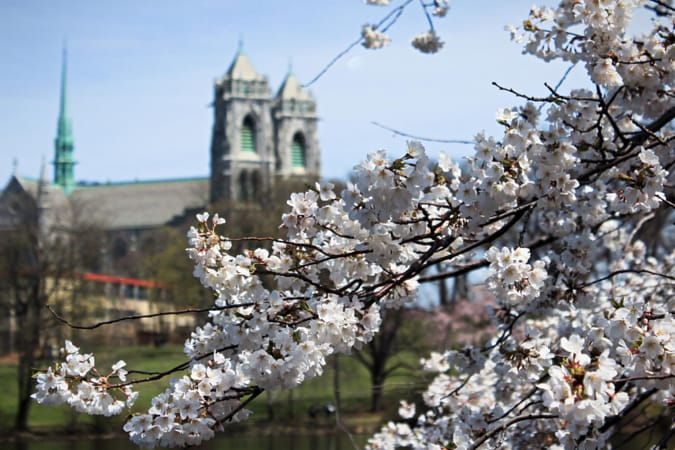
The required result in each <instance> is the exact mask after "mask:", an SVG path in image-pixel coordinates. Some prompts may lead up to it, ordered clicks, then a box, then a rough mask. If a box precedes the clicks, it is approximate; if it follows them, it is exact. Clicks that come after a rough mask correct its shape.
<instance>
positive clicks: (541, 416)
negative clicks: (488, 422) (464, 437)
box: [469, 414, 558, 450]
mask: <svg viewBox="0 0 675 450" xmlns="http://www.w3.org/2000/svg"><path fill="white" fill-rule="evenodd" d="M557 418H558V416H557V415H556V414H529V415H526V416H518V417H514V418H513V419H511V420H509V421H508V422H506V423H505V424H503V425H500V426H498V427H497V428H494V429H492V430H491V431H489V432H488V433H485V434H484V435H483V436H482V437H481V438H480V439H478V440H477V441H476V442H474V443H473V445H471V447H469V449H470V450H475V449H477V448H478V447H480V446H481V445H482V444H483V442H485V441H487V440H488V439H490V438H491V437H492V436H494V435H496V434H497V433H500V432H502V431H504V430H506V429H507V428H508V427H510V426H511V425H514V424H516V423H518V422H523V421H526V420H541V419H557Z"/></svg>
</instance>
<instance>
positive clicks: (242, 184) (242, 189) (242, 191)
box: [239, 170, 249, 202]
mask: <svg viewBox="0 0 675 450" xmlns="http://www.w3.org/2000/svg"><path fill="white" fill-rule="evenodd" d="M248 192H249V191H248V176H247V175H246V171H245V170H242V172H241V173H240V174H239V200H241V201H242V202H245V201H247V200H248Z"/></svg>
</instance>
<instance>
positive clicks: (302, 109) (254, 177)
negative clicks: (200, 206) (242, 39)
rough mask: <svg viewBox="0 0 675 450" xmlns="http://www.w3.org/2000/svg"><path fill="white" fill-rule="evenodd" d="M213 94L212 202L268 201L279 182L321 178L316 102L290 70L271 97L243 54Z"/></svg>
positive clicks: (232, 65)
mask: <svg viewBox="0 0 675 450" xmlns="http://www.w3.org/2000/svg"><path fill="white" fill-rule="evenodd" d="M214 94H215V98H214V101H213V107H214V123H213V132H212V138H211V176H210V201H211V202H216V201H219V200H234V201H240V202H264V200H265V198H266V197H267V196H268V193H269V191H270V189H272V186H273V184H274V182H275V179H278V178H279V177H281V178H288V177H302V178H307V179H316V178H318V177H319V173H320V154H319V144H318V136H317V120H318V118H317V116H316V102H315V101H314V99H313V98H312V96H311V95H310V94H309V93H308V92H306V91H305V90H304V89H303V88H302V86H301V85H300V83H299V82H298V80H297V78H296V77H295V75H293V74H292V73H291V72H290V71H289V73H288V74H287V75H286V79H285V80H284V82H283V83H282V85H281V87H280V88H279V91H278V93H277V95H276V96H274V97H272V95H271V92H270V88H269V84H268V80H267V77H264V76H262V75H260V74H258V73H257V72H256V70H255V69H254V68H253V66H252V64H251V62H250V61H249V59H248V57H247V56H246V55H245V54H244V53H243V52H242V51H241V50H239V52H238V53H237V55H236V56H235V58H234V61H233V62H232V64H231V65H230V68H229V69H228V71H227V72H226V74H225V75H224V76H223V77H222V78H221V79H218V80H216V82H215V87H214Z"/></svg>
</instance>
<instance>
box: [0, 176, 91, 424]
mask: <svg viewBox="0 0 675 450" xmlns="http://www.w3.org/2000/svg"><path fill="white" fill-rule="evenodd" d="M48 189H49V187H48V186H47V184H46V183H44V182H40V183H39V186H38V189H37V195H35V196H33V195H31V194H29V193H28V192H26V191H22V190H20V189H19V190H13V189H7V190H5V192H3V195H2V198H1V199H0V207H2V209H3V213H4V214H3V217H4V220H3V223H2V228H0V303H1V304H2V308H3V309H4V310H5V311H6V312H9V317H10V320H12V322H13V324H10V326H9V327H8V328H9V329H8V330H7V333H6V335H7V336H8V337H10V342H11V345H12V348H8V350H10V351H16V352H17V353H18V367H17V382H18V402H17V404H18V408H17V412H16V416H15V423H14V425H15V428H16V429H17V430H25V429H26V428H27V426H28V413H29V410H30V405H31V397H30V396H31V394H32V392H33V383H32V371H33V369H34V367H35V366H36V362H37V361H38V360H39V359H49V358H50V357H53V356H55V355H53V352H52V345H53V343H54V342H55V341H56V339H54V338H55V337H56V336H51V334H52V333H54V332H58V330H59V329H60V328H59V327H57V326H56V324H55V323H54V322H53V320H51V319H50V317H49V315H48V313H47V310H46V308H45V306H46V305H47V304H48V303H54V304H55V307H57V308H58V309H64V308H65V309H68V310H69V313H71V314H72V315H74V316H77V310H78V309H80V308H79V305H78V304H77V303H78V302H79V300H81V299H80V298H79V294H80V292H81V288H82V286H83V280H82V277H80V276H79V274H80V273H81V271H82V268H84V267H89V266H91V264H92V261H93V260H95V259H96V258H97V257H98V247H97V245H96V243H97V242H98V241H99V240H100V238H101V235H100V231H99V228H98V227H97V226H96V225H95V224H94V223H93V222H90V221H87V220H86V214H85V213H84V211H83V209H82V208H81V205H76V204H75V203H74V202H72V201H71V200H68V199H65V202H64V203H60V204H59V205H52V206H53V207H54V208H50V205H49V203H48V202H47V198H48ZM59 340H60V339H59Z"/></svg>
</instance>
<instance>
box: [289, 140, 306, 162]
mask: <svg viewBox="0 0 675 450" xmlns="http://www.w3.org/2000/svg"><path fill="white" fill-rule="evenodd" d="M305 148H306V146H305V137H304V136H303V135H302V134H301V133H295V136H293V142H291V166H293V167H305V164H306V150H305Z"/></svg>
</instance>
